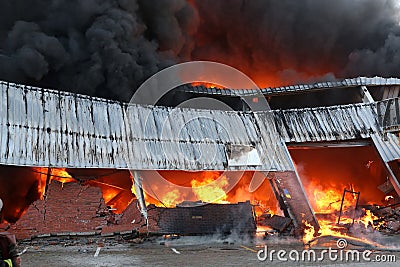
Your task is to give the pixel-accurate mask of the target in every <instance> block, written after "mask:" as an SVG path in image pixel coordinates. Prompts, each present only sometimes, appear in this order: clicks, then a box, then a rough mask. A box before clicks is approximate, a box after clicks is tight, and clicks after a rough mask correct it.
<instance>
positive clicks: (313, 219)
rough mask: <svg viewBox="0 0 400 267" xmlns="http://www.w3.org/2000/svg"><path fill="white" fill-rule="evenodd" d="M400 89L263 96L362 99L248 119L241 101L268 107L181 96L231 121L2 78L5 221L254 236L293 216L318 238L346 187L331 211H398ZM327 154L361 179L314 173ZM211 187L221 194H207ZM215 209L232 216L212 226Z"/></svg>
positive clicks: (59, 227)
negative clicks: (220, 104) (213, 106)
mask: <svg viewBox="0 0 400 267" xmlns="http://www.w3.org/2000/svg"><path fill="white" fill-rule="evenodd" d="M399 88H400V80H399V79H385V78H357V79H349V80H344V81H341V82H332V83H331V82H326V83H317V84H313V85H296V86H288V87H282V88H266V89H262V90H261V92H262V94H263V95H264V96H265V97H267V98H268V99H269V101H270V103H274V97H278V98H279V97H287V96H288V95H292V94H296V95H299V94H300V95H306V94H321V93H322V94H323V93H324V92H331V91H332V90H342V91H343V92H344V93H345V94H347V93H349V92H350V93H352V94H353V95H356V96H358V100H354V98H352V99H347V100H346V101H349V102H351V103H345V104H343V103H342V101H343V100H340V101H337V100H332V99H330V100H332V101H333V103H323V104H322V106H318V103H312V105H313V106H312V107H302V108H300V109H299V108H297V109H293V108H289V109H274V110H270V111H251V110H249V109H248V107H247V106H246V104H245V102H244V101H243V99H250V100H251V101H257V99H254V98H255V97H254V95H255V94H256V92H252V91H246V90H228V89H215V88H206V87H204V86H186V87H181V88H178V89H177V90H176V91H175V92H173V94H178V93H179V94H182V95H186V96H187V97H188V98H194V97H196V96H204V95H206V96H208V97H214V98H216V99H218V100H220V101H225V102H226V103H228V104H229V105H230V106H232V107H234V110H231V111H223V110H204V109H188V108H174V107H168V106H143V105H129V104H126V103H120V102H115V101H111V100H106V99H99V98H94V97H88V96H83V95H77V94H72V93H67V92H60V91H54V90H48V89H42V88H34V87H29V86H23V85H17V84H11V83H5V82H2V83H1V84H0V164H1V167H0V187H1V188H2V191H1V192H0V193H1V195H0V197H1V198H2V199H3V200H4V202H5V207H6V210H5V214H4V217H5V219H6V220H7V221H9V222H12V223H14V224H13V226H12V229H13V231H14V232H15V233H16V234H17V237H19V238H30V237H33V236H40V235H43V234H44V235H49V234H55V233H58V234H65V233H75V234H76V233H81V234H82V233H84V234H89V233H90V234H99V233H100V234H103V235H107V234H109V233H114V232H120V233H121V232H126V231H132V230H133V229H141V230H142V231H143V229H146V230H149V231H152V232H158V233H162V234H168V233H170V234H201V233H210V232H213V231H219V230H221V231H228V232H229V231H232V230H234V228H235V227H238V230H239V231H245V232H251V231H252V230H255V224H254V221H255V218H254V217H257V218H258V221H259V222H260V224H261V225H262V223H263V221H262V218H266V220H267V219H270V218H271V215H269V216H266V214H268V213H269V214H278V213H280V214H281V215H283V216H284V217H286V218H288V219H289V222H290V223H291V224H292V225H293V229H294V230H295V231H294V232H297V233H298V234H299V233H301V232H302V231H303V230H304V225H311V226H312V227H313V228H315V229H317V228H319V227H320V225H319V223H318V221H319V220H318V219H319V218H317V217H318V216H320V215H319V214H320V213H323V211H325V210H329V209H331V208H332V207H333V206H335V205H336V206H337V205H338V204H339V206H340V212H341V213H342V208H343V207H344V206H346V205H344V206H343V203H344V202H346V201H345V200H346V199H345V195H346V191H344V193H343V198H342V199H341V200H342V205H340V198H339V201H338V200H337V197H336V196H334V197H333V199H330V200H329V201H330V202H329V201H328V203H325V204H326V205H325V206H324V207H322V208H321V207H320V205H319V204H320V202H318V201H317V200H320V199H318V196H316V195H315V194H316V193H315V192H316V189H317V188H319V189H320V193H323V194H324V195H326V194H327V192H330V191H329V190H333V191H335V192H340V194H341V192H343V190H347V191H349V192H350V194H351V196H352V197H353V196H354V195H355V193H357V192H359V194H358V196H359V197H360V198H361V202H360V203H362V204H364V205H367V204H371V203H370V202H374V203H379V204H380V205H382V204H384V202H382V201H383V200H382V199H385V198H386V197H389V196H391V197H392V198H391V199H393V200H392V201H393V204H395V203H397V202H399V201H398V200H399V197H398V196H399V194H400V184H399V181H398V178H399V177H400V167H399V166H400V145H399V138H400V137H399V131H400V115H399V112H400V111H399V101H400V98H399ZM169 99H170V98H169ZM180 99H182V98H180ZM335 101H336V102H335ZM357 101H358V102H359V103H354V102H357ZM278 102H279V101H277V102H276V103H278ZM337 102H339V103H337ZM176 104H178V103H172V105H176ZM338 104H340V105H338ZM271 106H272V107H273V108H274V104H272V105H271ZM328 154H329V155H335V157H336V158H335V160H336V161H337V163H338V164H339V165H336V168H337V166H348V167H349V168H348V169H356V170H359V171H358V173H353V174H351V175H352V176H353V177H348V176H347V175H350V174H349V173H350V172H349V173H340V172H339V173H337V174H335V173H333V172H334V171H331V170H329V165H334V166H335V164H332V163H331V162H327V163H326V165H328V167H327V168H326V171H323V169H324V166H322V165H324V162H323V161H321V166H311V167H310V165H312V162H313V161H315V160H316V159H324V157H325V158H326V157H328V156H327V155H328ZM345 155H351V156H350V157H349V158H346V156H345ZM343 169H346V167H344V168H343ZM327 173H329V175H327ZM210 176H212V177H211V178H210ZM328 176H331V177H328ZM160 177H161V178H162V179H161V178H160ZM209 178H210V179H209ZM308 178H309V179H308ZM318 179H319V180H318ZM340 179H345V180H346V181H341V180H340ZM354 179H355V180H354ZM364 179H369V180H368V181H365V180H364ZM165 181H167V182H165ZM347 181H348V182H347ZM366 183H367V184H369V187H368V186H365V184H366ZM208 184H212V186H213V188H214V187H217V189H221V190H222V192H220V191H218V190H217V191H216V195H212V196H211V197H210V192H213V190H210V188H211V187H209V186H208ZM176 185H179V186H178V187H176ZM254 186H255V187H254ZM363 186H364V188H362V189H363V190H360V188H361V187H363ZM202 187H204V189H205V191H207V192H206V194H204V192H202V191H201V190H200V189H201V188H202ZM252 187H254V190H252V189H251V188H252ZM199 188H200V189H199ZM249 188H250V189H249ZM143 189H144V191H145V192H143V191H142V190H143ZM358 190H360V191H358ZM375 190H376V192H375ZM363 192H373V193H371V194H370V193H367V194H365V195H364V194H363ZM317 193H318V192H317ZM360 193H361V196H360ZM270 195H272V196H273V198H271V197H270ZM372 195H374V196H373V197H372ZM340 197H342V196H341V195H340ZM198 200H200V201H203V202H196V201H198ZM381 200H382V201H381ZM246 201H251V202H246ZM357 201H358V199H357ZM145 202H146V203H147V204H150V203H151V204H155V205H156V206H154V205H153V206H152V205H150V206H147V207H146V205H144V203H145ZM209 202H217V203H219V204H207V203H209ZM236 203H237V204H236ZM246 203H247V204H246ZM345 204H346V203H345ZM387 204H390V203H387ZM204 205H205V206H206V207H204ZM207 205H208V206H209V207H207ZM210 205H211V206H210ZM212 205H215V206H212ZM349 205H350V206H351V205H353V204H352V203H350V204H349ZM355 205H356V206H357V205H358V202H357V203H356V204H355ZM157 206H159V207H157ZM160 206H161V207H160ZM163 206H164V207H163ZM276 206H279V209H280V211H279V210H277V209H276ZM171 207H173V209H171ZM249 207H250V209H249ZM251 207H253V211H254V214H253V213H252V211H251V210H252V208H251ZM208 209H209V210H213V211H211V212H209V211H207V210H208ZM257 209H258V210H257ZM139 210H140V212H139ZM165 210H167V211H166V212H165ZM171 210H173V211H171ZM335 211H337V208H335ZM216 213H220V214H225V215H224V216H222V217H221V216H219V217H218V216H215V220H214V221H213V220H212V217H213V216H214V215H212V214H216ZM316 213H318V214H316ZM246 214H247V215H246ZM248 214H250V215H251V216H250V217H249V216H248ZM253 215H254V217H252V216H253ZM317 215H318V216H317ZM353 216H354V215H353ZM272 217H273V216H272ZM178 218H179V219H178ZM250 218H253V219H254V221H252V220H251V219H250ZM353 218H354V217H353ZM221 222H223V223H222V224H221ZM284 224H285V227H286V226H287V225H288V224H286V221H285V223H284ZM201 225H203V226H201ZM238 225H239V226H238ZM144 226H146V227H144ZM224 227H225V228H224ZM285 227H283V228H285ZM190 228H193V229H197V230H195V231H194V230H193V229H192V230H190ZM278 228H281V230H284V229H283V228H282V227H278Z"/></svg>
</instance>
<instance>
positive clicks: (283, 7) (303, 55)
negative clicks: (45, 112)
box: [0, 0, 400, 101]
mask: <svg viewBox="0 0 400 267" xmlns="http://www.w3.org/2000/svg"><path fill="white" fill-rule="evenodd" d="M396 2H397V1H396V0H379V1H376V0H352V1H349V0H337V1H331V0H319V1H313V0H296V1H295V0H279V1H276V0H229V1H228V0H190V1H189V0H188V1H184V0H102V1H101V0H85V1H78V0H69V1H67V0H31V1H25V0H14V1H11V0H3V1H1V2H0V14H1V16H0V79H2V80H6V81H13V82H19V83H25V84H32V85H37V86H43V87H51V88H58V89H61V90H68V91H74V92H79V93H84V94H89V95H96V96H100V97H107V98H114V99H119V100H123V101H127V100H129V98H130V97H131V95H132V94H133V92H134V91H135V89H136V88H138V86H139V85H140V84H141V83H142V82H143V81H144V80H145V79H146V78H148V77H149V76H151V75H152V74H154V73H156V72H157V71H159V70H160V69H162V68H165V67H167V66H169V65H171V64H174V63H177V62H182V61H187V60H215V61H218V62H222V63H226V64H230V65H232V66H234V67H237V68H239V69H241V70H243V71H244V72H245V73H246V74H248V75H250V76H251V77H253V78H254V79H255V80H256V81H258V82H259V83H260V85H262V86H268V85H279V84H287V83H297V82H308V81H313V80H318V79H334V78H344V77H353V76H360V75H365V76H374V75H381V76H400V68H399V62H400V26H399V13H400V11H399V8H398V7H397V6H396Z"/></svg>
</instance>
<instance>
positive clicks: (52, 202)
mask: <svg viewBox="0 0 400 267" xmlns="http://www.w3.org/2000/svg"><path fill="white" fill-rule="evenodd" d="M108 216H109V212H108V209H107V206H106V204H105V203H104V199H103V196H102V192H101V189H100V188H97V187H93V186H89V185H86V186H82V185H80V184H78V183H65V184H62V183H60V182H58V181H52V182H51V184H49V187H48V191H47V197H46V198H45V199H44V200H36V201H35V202H33V203H32V204H31V205H30V206H29V208H28V209H27V210H26V212H25V214H24V215H22V217H21V218H20V219H19V220H18V221H17V222H16V223H15V224H13V225H12V226H11V228H10V231H11V232H13V233H14V234H15V235H16V237H17V239H19V240H21V239H27V238H31V237H34V236H38V235H39V236H40V235H45V234H55V233H68V232H74V233H83V232H91V233H92V234H94V233H95V231H96V229H99V227H101V226H104V225H107V220H108V219H109V218H108Z"/></svg>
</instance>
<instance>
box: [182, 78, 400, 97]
mask: <svg viewBox="0 0 400 267" xmlns="http://www.w3.org/2000/svg"><path fill="white" fill-rule="evenodd" d="M389 85H390V86H392V85H400V79H398V78H382V77H373V78H367V77H358V78H352V79H345V80H342V81H332V82H319V83H314V84H299V85H289V86H281V87H267V88H261V89H260V91H257V90H246V89H245V90H238V89H223V90H221V89H220V90H216V89H215V88H207V87H204V86H191V85H185V86H182V87H180V90H182V91H184V92H189V93H195V94H206V95H223V96H252V95H257V94H260V93H262V94H263V95H266V96H271V95H279V94H288V93H296V92H303V91H313V90H321V89H330V88H343V87H356V86H389Z"/></svg>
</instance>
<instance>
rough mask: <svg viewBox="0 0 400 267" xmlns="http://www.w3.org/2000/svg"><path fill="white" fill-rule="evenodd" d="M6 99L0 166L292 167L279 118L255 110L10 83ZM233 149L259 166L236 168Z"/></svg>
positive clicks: (0, 88)
mask: <svg viewBox="0 0 400 267" xmlns="http://www.w3.org/2000/svg"><path fill="white" fill-rule="evenodd" d="M0 96H1V99H0V112H1V113H0V133H1V135H0V142H1V143H0V144H1V147H0V164H9V165H21V166H57V167H67V168H97V167H99V168H133V169H138V170H146V169H152V170H154V169H170V170H175V169H183V170H267V171H268V170H271V169H272V170H292V169H293V167H292V165H291V164H290V161H291V159H290V157H289V156H288V155H286V154H285V153H283V152H281V151H280V150H282V151H284V143H283V142H280V143H279V142H277V140H280V138H279V136H277V135H276V131H275V125H274V124H273V119H272V117H271V116H272V114H264V115H263V119H262V120H260V119H258V118H260V116H255V115H254V114H253V113H244V112H233V111H232V112H225V111H217V110H194V109H181V108H176V109H174V108H168V107H154V106H139V105H128V104H123V103H120V102H115V101H110V100H105V99H99V98H94V97H88V96H82V95H76V94H72V93H67V92H58V91H53V90H46V89H41V88H34V87H27V86H20V85H16V84H8V83H4V82H3V83H0ZM268 117H271V118H269V119H268ZM259 129H263V130H262V131H261V132H260V130H259ZM232 145H235V146H237V147H246V148H249V149H250V150H251V151H253V154H251V156H252V157H255V156H256V154H257V155H258V156H259V162H258V161H257V164H254V163H253V162H252V161H251V160H250V161H248V162H246V164H229V161H228V155H227V147H228V146H232ZM276 151H278V153H277V152H276ZM271 155H273V156H271ZM241 160H242V161H243V159H241Z"/></svg>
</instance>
